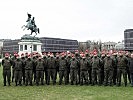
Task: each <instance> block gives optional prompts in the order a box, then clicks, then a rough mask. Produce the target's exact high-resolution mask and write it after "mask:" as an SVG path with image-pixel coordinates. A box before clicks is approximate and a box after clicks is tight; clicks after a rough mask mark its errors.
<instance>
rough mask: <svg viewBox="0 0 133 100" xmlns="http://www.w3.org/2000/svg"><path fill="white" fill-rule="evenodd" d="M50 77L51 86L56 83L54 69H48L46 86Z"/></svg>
mask: <svg viewBox="0 0 133 100" xmlns="http://www.w3.org/2000/svg"><path fill="white" fill-rule="evenodd" d="M50 77H51V79H52V81H53V84H55V83H56V69H54V68H53V69H48V78H47V84H49V83H50Z"/></svg>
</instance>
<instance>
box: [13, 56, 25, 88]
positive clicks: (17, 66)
mask: <svg viewBox="0 0 133 100" xmlns="http://www.w3.org/2000/svg"><path fill="white" fill-rule="evenodd" d="M13 66H14V71H15V72H14V76H15V83H16V86H17V85H18V82H19V85H20V86H21V85H22V84H21V81H22V66H23V62H22V61H21V60H20V59H19V58H17V59H16V60H15V61H14V65H13Z"/></svg>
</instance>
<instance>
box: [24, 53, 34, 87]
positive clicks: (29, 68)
mask: <svg viewBox="0 0 133 100" xmlns="http://www.w3.org/2000/svg"><path fill="white" fill-rule="evenodd" d="M33 64H34V63H33V60H32V59H31V55H29V56H28V59H26V61H25V78H26V80H25V81H26V83H25V85H26V86H27V85H28V82H30V85H31V86H32V79H33Z"/></svg>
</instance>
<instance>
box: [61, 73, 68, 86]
mask: <svg viewBox="0 0 133 100" xmlns="http://www.w3.org/2000/svg"><path fill="white" fill-rule="evenodd" d="M63 77H64V81H65V84H67V70H59V84H60V85H61V84H62V79H63Z"/></svg>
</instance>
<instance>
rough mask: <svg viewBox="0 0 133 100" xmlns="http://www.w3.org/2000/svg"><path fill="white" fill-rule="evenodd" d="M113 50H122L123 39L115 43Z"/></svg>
mask: <svg viewBox="0 0 133 100" xmlns="http://www.w3.org/2000/svg"><path fill="white" fill-rule="evenodd" d="M115 50H124V41H122V42H118V43H117V44H116V45H115Z"/></svg>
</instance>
